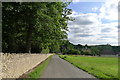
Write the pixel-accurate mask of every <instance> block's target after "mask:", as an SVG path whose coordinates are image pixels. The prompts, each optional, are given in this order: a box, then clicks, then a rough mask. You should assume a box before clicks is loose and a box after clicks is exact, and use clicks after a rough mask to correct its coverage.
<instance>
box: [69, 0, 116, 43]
mask: <svg viewBox="0 0 120 80" xmlns="http://www.w3.org/2000/svg"><path fill="white" fill-rule="evenodd" d="M117 4H118V3H117V1H111V0H110V1H106V2H105V4H103V6H102V7H101V8H100V9H99V10H100V13H99V14H97V13H86V14H84V13H77V12H75V11H73V14H72V15H70V16H71V17H73V18H75V21H73V22H71V21H69V22H68V23H69V24H68V27H69V30H70V32H69V33H68V39H69V40H70V42H72V43H74V44H90V45H94V44H107V43H109V44H112V45H118V27H117V26H118V22H112V21H113V20H118V19H117V18H118V15H117V14H118V13H117ZM96 10H97V8H96ZM102 19H105V20H110V21H111V22H109V23H103V22H102Z"/></svg>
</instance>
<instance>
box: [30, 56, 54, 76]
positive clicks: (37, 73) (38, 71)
mask: <svg viewBox="0 0 120 80" xmlns="http://www.w3.org/2000/svg"><path fill="white" fill-rule="evenodd" d="M51 57H52V56H50V57H48V59H47V60H45V61H44V62H43V63H41V64H40V65H39V66H38V67H37V68H35V70H34V71H32V72H31V73H29V74H28V76H29V78H40V76H41V75H42V73H43V71H44V69H45V68H46V67H47V65H48V63H49V61H50V59H51Z"/></svg>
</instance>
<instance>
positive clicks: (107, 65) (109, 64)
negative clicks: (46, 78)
mask: <svg viewBox="0 0 120 80" xmlns="http://www.w3.org/2000/svg"><path fill="white" fill-rule="evenodd" d="M60 57H61V58H63V59H65V60H67V61H68V62H70V63H71V64H73V65H75V66H76V67H78V68H80V69H82V70H84V71H86V72H88V73H90V74H92V75H94V76H95V77H97V78H99V79H101V78H102V79H111V78H112V80H113V78H118V58H116V57H91V56H74V55H60Z"/></svg>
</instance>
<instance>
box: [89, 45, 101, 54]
mask: <svg viewBox="0 0 120 80" xmlns="http://www.w3.org/2000/svg"><path fill="white" fill-rule="evenodd" d="M91 55H94V56H95V55H100V50H99V49H98V48H97V47H91Z"/></svg>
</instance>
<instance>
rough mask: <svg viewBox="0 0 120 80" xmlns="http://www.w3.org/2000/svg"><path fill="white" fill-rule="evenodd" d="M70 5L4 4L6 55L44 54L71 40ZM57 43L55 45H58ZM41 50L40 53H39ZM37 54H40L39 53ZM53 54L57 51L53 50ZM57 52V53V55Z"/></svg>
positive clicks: (50, 3)
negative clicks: (52, 47) (18, 53)
mask: <svg viewBox="0 0 120 80" xmlns="http://www.w3.org/2000/svg"><path fill="white" fill-rule="evenodd" d="M69 4H70V3H63V2H12V3H3V5H2V6H3V9H2V12H3V21H2V22H3V23H2V24H3V27H2V30H3V34H2V36H3V42H2V44H3V52H31V50H32V52H41V49H42V48H46V47H49V46H52V45H56V43H57V44H58V45H57V47H58V48H59V45H60V44H59V42H61V41H62V40H64V39H67V33H66V31H67V23H66V22H67V21H68V20H71V19H70V18H69V17H68V15H70V14H71V11H72V10H71V9H68V8H66V7H67V6H68V5H69ZM54 43H55V44H54ZM38 49H40V50H38ZM36 50H37V51H36ZM51 50H53V49H51ZM53 52H56V51H53Z"/></svg>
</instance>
